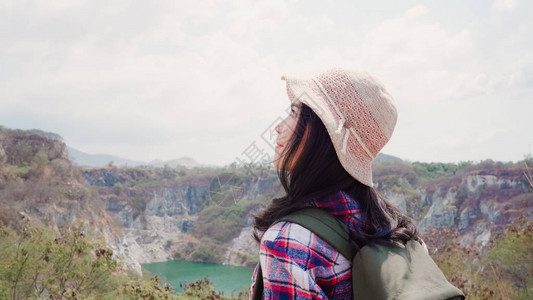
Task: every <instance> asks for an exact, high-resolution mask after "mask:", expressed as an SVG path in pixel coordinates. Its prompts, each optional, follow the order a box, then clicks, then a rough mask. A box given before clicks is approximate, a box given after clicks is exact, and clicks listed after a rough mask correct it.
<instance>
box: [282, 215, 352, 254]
mask: <svg viewBox="0 0 533 300" xmlns="http://www.w3.org/2000/svg"><path fill="white" fill-rule="evenodd" d="M279 221H288V222H292V223H296V224H298V225H301V226H303V227H305V228H307V229H309V230H310V231H312V232H313V233H315V234H316V235H318V236H319V237H320V238H322V239H323V240H324V241H326V242H327V243H328V244H329V245H330V246H332V247H333V248H335V249H336V250H337V251H339V252H340V253H341V254H342V256H344V257H345V258H347V259H348V260H352V258H353V257H354V255H355V252H356V251H355V248H354V247H353V246H352V245H351V244H350V234H349V232H350V231H349V228H348V226H346V224H343V223H341V222H340V221H339V220H337V219H336V218H335V217H334V216H332V215H331V214H329V213H327V212H326V211H324V210H322V209H320V208H316V207H310V208H304V209H301V210H299V211H296V212H294V213H292V214H290V215H288V216H285V217H283V218H281V219H280V220H279Z"/></svg>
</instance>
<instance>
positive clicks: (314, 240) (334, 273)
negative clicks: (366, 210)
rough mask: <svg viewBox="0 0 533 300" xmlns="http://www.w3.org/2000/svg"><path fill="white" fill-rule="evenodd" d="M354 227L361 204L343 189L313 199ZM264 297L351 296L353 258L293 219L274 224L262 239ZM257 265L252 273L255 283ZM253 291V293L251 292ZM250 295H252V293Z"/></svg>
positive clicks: (339, 297)
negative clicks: (319, 198) (344, 255)
mask: <svg viewBox="0 0 533 300" xmlns="http://www.w3.org/2000/svg"><path fill="white" fill-rule="evenodd" d="M312 205H313V206H317V207H320V208H323V209H324V210H326V211H327V212H329V213H330V214H332V215H335V216H336V217H337V218H338V219H339V220H341V221H342V222H344V223H345V224H346V225H348V227H349V228H350V229H351V230H356V226H360V222H359V206H358V204H357V202H356V201H355V200H354V199H353V198H351V196H350V195H348V194H347V193H345V192H343V191H339V192H336V193H334V194H332V195H330V196H328V197H325V198H323V199H321V200H319V201H315V202H314V203H312ZM259 259H260V263H261V269H262V271H263V284H264V291H263V293H264V299H351V297H352V280H351V275H352V274H351V266H350V261H349V260H348V259H346V258H345V257H343V256H342V255H341V254H340V253H339V252H337V251H336V250H335V249H334V248H332V247H331V246H330V245H329V244H327V243H326V242H325V241H324V240H322V239H321V238H320V237H318V236H317V235H316V234H314V233H312V232H311V231H309V230H308V229H306V228H304V227H302V226H300V225H298V224H294V223H290V222H279V223H276V224H274V225H273V226H271V227H270V228H269V229H268V230H267V231H266V232H265V233H264V235H263V238H262V239H261V246H260V251H259ZM256 275H257V267H256V268H255V271H254V274H253V277H252V281H253V283H252V287H251V291H253V287H254V284H255V278H256ZM251 294H252V293H250V295H251ZM250 297H251V296H250Z"/></svg>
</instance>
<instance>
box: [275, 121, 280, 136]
mask: <svg viewBox="0 0 533 300" xmlns="http://www.w3.org/2000/svg"><path fill="white" fill-rule="evenodd" d="M274 130H275V131H276V133H277V134H280V133H281V123H279V124H278V125H276V127H275V128H274Z"/></svg>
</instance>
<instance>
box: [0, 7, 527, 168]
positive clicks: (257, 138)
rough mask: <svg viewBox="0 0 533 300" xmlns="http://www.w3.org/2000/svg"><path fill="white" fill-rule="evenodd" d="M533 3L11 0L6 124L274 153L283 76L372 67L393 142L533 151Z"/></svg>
mask: <svg viewBox="0 0 533 300" xmlns="http://www.w3.org/2000/svg"><path fill="white" fill-rule="evenodd" d="M532 37H533V1H526V0H495V1H482V0H477V1H475V0H472V1H459V0H450V1H410V0H405V1H392V0H391V1H353V0H351V1H350V0H346V1H330V2H327V4H326V2H324V1H303V0H302V1H296V0H288V1H284V0H259V1H248V0H236V1H210V0H207V1H84V0H48V1H20V0H14V1H11V0H7V1H6V0H0V125H3V126H5V127H8V128H18V129H34V128H36V129H41V130H44V131H49V132H54V133H57V134H59V135H61V136H62V137H63V139H64V141H65V142H66V143H67V145H69V146H71V147H73V148H76V149H78V150H80V151H83V152H87V153H92V154H96V153H105V154H111V155H117V156H121V157H123V158H127V159H132V160H141V161H150V160H153V159H162V160H170V159H176V158H180V157H192V158H193V159H194V160H196V161H197V162H199V163H203V164H212V165H225V164H229V163H232V162H233V161H239V160H240V161H244V162H246V161H248V162H249V161H251V160H254V159H257V158H258V157H259V156H261V157H265V158H268V157H272V155H273V153H274V150H273V148H272V147H271V146H272V142H273V139H275V136H274V137H273V136H272V135H271V134H270V133H271V131H272V129H273V127H274V126H275V124H276V122H278V121H279V119H280V118H284V117H285V116H286V114H287V111H286V110H287V107H288V105H289V101H288V98H287V94H286V88H285V83H284V81H282V80H280V78H281V76H282V75H287V76H292V77H302V78H309V77H310V76H313V75H315V74H317V73H320V72H322V71H325V70H328V69H331V68H337V67H340V68H345V69H359V70H366V71H367V72H369V73H370V74H372V75H374V76H375V77H377V78H379V79H380V81H381V82H382V83H383V84H384V85H385V87H386V88H387V90H388V91H389V93H390V94H391V95H392V96H393V98H394V101H395V104H396V107H397V110H398V122H397V124H396V128H395V131H394V134H393V136H392V138H391V140H390V141H389V143H388V144H387V145H386V146H385V148H384V149H383V150H382V152H383V153H386V154H389V155H394V156H397V157H400V158H402V159H406V160H409V161H424V162H432V161H433V162H459V161H468V160H472V161H480V160H484V159H493V160H497V161H518V160H522V159H524V157H525V155H528V154H531V153H532V145H533V133H532V131H531V124H532V118H531V116H532V113H533V101H532V99H531V98H532V96H533V38H532Z"/></svg>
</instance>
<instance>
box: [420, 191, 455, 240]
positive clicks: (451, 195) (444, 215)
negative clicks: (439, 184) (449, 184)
mask: <svg viewBox="0 0 533 300" xmlns="http://www.w3.org/2000/svg"><path fill="white" fill-rule="evenodd" d="M443 192H445V194H444V195H442V194H443ZM456 195H457V191H456V190H455V189H449V190H447V191H443V190H441V189H440V188H439V189H437V190H436V191H435V192H434V193H433V196H432V199H433V201H432V202H433V204H432V205H431V207H430V208H429V210H428V212H427V214H426V216H425V217H424V218H423V219H422V221H420V224H419V229H420V231H421V232H424V229H426V228H428V227H454V225H455V219H456V217H457V210H458V209H457V207H456V206H455V205H454V204H455V200H456V198H455V197H456Z"/></svg>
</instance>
